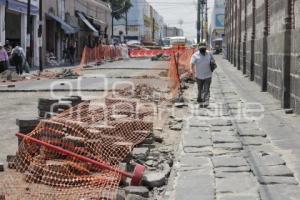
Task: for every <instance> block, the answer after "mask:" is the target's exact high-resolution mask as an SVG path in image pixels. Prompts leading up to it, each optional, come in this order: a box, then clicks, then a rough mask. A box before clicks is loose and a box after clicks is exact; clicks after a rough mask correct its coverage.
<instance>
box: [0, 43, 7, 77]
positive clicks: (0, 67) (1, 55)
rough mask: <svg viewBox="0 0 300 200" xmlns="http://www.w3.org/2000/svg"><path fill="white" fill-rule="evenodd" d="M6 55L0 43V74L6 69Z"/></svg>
mask: <svg viewBox="0 0 300 200" xmlns="http://www.w3.org/2000/svg"><path fill="white" fill-rule="evenodd" d="M8 63H9V61H8V55H7V52H6V50H5V48H4V46H3V44H2V43H1V42H0V73H2V72H4V71H5V70H7V69H8V65H9V64H8Z"/></svg>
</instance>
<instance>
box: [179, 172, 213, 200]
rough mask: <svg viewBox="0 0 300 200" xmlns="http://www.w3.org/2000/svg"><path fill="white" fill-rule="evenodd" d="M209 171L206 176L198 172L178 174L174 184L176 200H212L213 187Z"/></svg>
mask: <svg viewBox="0 0 300 200" xmlns="http://www.w3.org/2000/svg"><path fill="white" fill-rule="evenodd" d="M210 174H211V171H207V173H206V174H203V172H199V171H187V172H180V173H179V175H178V180H177V183H176V184H175V185H176V186H175V199H176V200H177V199H178V200H199V199H201V200H214V199H215V186H214V178H213V176H212V175H210Z"/></svg>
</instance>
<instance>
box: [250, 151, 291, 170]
mask: <svg viewBox="0 0 300 200" xmlns="http://www.w3.org/2000/svg"><path fill="white" fill-rule="evenodd" d="M247 160H248V161H249V163H252V164H254V165H255V166H256V167H257V166H276V165H285V161H284V160H283V159H282V158H281V157H280V156H279V155H276V154H274V155H272V154H271V155H263V154H258V153H253V154H252V155H251V157H248V158H247Z"/></svg>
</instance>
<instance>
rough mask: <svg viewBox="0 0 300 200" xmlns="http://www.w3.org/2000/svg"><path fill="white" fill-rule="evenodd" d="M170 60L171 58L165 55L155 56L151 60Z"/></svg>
mask: <svg viewBox="0 0 300 200" xmlns="http://www.w3.org/2000/svg"><path fill="white" fill-rule="evenodd" d="M170 59H171V57H170V56H166V55H164V54H158V55H157V56H153V57H152V58H151V60H152V61H170Z"/></svg>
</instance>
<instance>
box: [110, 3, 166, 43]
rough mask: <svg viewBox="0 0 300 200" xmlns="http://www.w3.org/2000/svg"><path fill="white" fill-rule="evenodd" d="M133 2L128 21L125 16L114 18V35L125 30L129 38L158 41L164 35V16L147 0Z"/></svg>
mask: <svg viewBox="0 0 300 200" xmlns="http://www.w3.org/2000/svg"><path fill="white" fill-rule="evenodd" d="M131 3H132V7H131V8H130V10H129V11H128V13H127V23H126V17H125V16H124V17H123V18H121V19H118V20H114V35H115V36H118V34H119V33H120V32H123V33H124V34H125V35H126V38H127V39H129V40H139V41H143V42H158V41H159V40H160V39H161V37H162V35H163V24H164V21H163V17H162V16H160V15H159V13H158V12H157V11H156V10H155V9H154V8H153V7H152V6H151V5H150V4H149V3H148V2H147V1H146V0H132V1H131ZM126 24H127V28H126ZM126 29H127V31H126Z"/></svg>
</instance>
